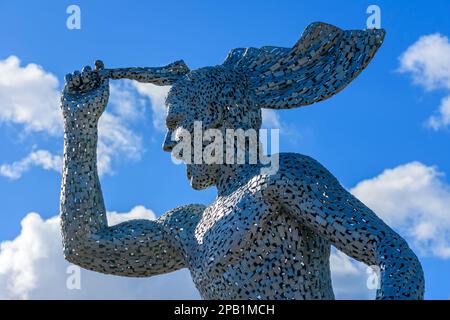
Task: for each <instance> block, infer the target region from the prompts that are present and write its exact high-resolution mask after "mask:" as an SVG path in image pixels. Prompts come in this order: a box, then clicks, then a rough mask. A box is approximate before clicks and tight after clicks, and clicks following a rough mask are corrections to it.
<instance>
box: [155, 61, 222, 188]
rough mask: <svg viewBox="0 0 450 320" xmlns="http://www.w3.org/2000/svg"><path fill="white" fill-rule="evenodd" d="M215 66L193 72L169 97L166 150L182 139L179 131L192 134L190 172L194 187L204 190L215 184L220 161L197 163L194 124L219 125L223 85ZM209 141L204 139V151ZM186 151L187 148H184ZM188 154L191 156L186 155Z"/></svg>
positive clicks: (206, 126)
mask: <svg viewBox="0 0 450 320" xmlns="http://www.w3.org/2000/svg"><path fill="white" fill-rule="evenodd" d="M215 74H216V73H215V72H214V68H204V69H199V70H196V71H193V72H191V73H189V74H188V75H187V76H186V77H185V78H184V79H182V80H179V81H178V82H177V83H175V84H174V85H173V87H172V88H171V90H170V91H169V94H168V96H167V100H166V106H167V118H166V127H167V133H166V137H165V140H164V144H163V149H164V151H167V152H172V151H173V149H174V147H175V146H176V145H177V144H178V143H180V142H181V140H182V138H180V137H179V132H181V131H182V130H183V131H185V132H189V134H190V137H191V150H190V151H191V156H189V158H190V159H191V161H190V163H187V164H186V166H187V168H186V171H187V172H186V173H187V177H188V179H189V180H190V182H191V186H192V187H193V188H194V189H196V190H201V189H205V188H208V187H210V186H212V185H215V182H216V177H217V173H218V170H219V168H220V167H219V165H218V164H205V163H194V162H195V161H194V160H195V159H194V156H195V155H194V152H195V150H197V151H198V150H199V149H198V148H197V149H196V148H195V147H194V123H195V122H196V121H198V122H200V121H201V129H202V130H201V131H202V132H204V130H207V129H210V128H218V126H219V125H221V122H222V121H221V116H220V114H218V111H217V99H218V96H219V94H220V91H221V89H222V88H223V84H222V83H221V81H220V80H221V79H220V77H214V75H215ZM206 145H207V143H203V142H202V146H201V149H200V151H201V152H203V148H204V147H205V146H206ZM184 151H186V150H184ZM183 156H184V157H186V156H187V155H183Z"/></svg>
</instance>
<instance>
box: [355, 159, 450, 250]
mask: <svg viewBox="0 0 450 320" xmlns="http://www.w3.org/2000/svg"><path fill="white" fill-rule="evenodd" d="M442 175H443V174H442V173H440V172H439V171H438V170H437V169H436V168H435V167H431V166H426V165H424V164H422V163H420V162H411V163H407V164H404V165H400V166H398V167H396V168H394V169H387V170H385V171H384V172H383V173H381V174H380V175H378V176H377V177H375V178H372V179H367V180H364V181H362V182H360V183H358V184H357V185H356V186H355V187H354V188H353V189H352V190H351V192H352V193H353V194H354V195H355V196H356V197H357V198H359V199H360V200H361V201H363V202H364V203H365V204H366V205H367V206H368V207H370V208H371V209H373V210H374V212H375V213H376V214H377V215H379V216H380V217H381V218H382V219H383V220H384V221H386V223H388V224H389V225H390V226H392V227H394V228H396V229H397V230H398V231H400V233H401V234H402V235H404V236H406V238H407V240H409V241H410V242H411V244H412V245H413V247H415V248H417V249H418V250H419V252H420V253H421V254H423V255H433V256H436V257H440V258H450V186H449V185H448V184H446V183H445V182H444V181H443V180H442Z"/></svg>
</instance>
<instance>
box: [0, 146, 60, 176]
mask: <svg viewBox="0 0 450 320" xmlns="http://www.w3.org/2000/svg"><path fill="white" fill-rule="evenodd" d="M32 167H42V168H43V169H45V170H53V171H57V172H61V168H62V157H61V156H57V155H53V154H51V153H50V152H49V151H47V150H36V151H32V152H30V153H29V154H28V155H27V156H26V157H24V158H23V159H21V160H19V161H16V162H13V163H12V164H3V165H1V166H0V175H2V176H4V177H7V178H10V179H12V180H15V179H19V178H20V177H21V176H22V174H23V173H25V172H26V171H28V170H30V168H32Z"/></svg>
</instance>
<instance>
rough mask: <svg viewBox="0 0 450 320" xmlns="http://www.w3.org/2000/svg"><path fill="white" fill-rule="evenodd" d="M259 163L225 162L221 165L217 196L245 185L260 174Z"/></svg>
mask: <svg viewBox="0 0 450 320" xmlns="http://www.w3.org/2000/svg"><path fill="white" fill-rule="evenodd" d="M260 170H261V165H260V164H259V163H258V164H224V165H221V166H220V169H219V171H218V177H217V183H216V187H217V196H218V197H222V196H227V195H230V194H231V193H233V192H234V191H236V190H237V189H238V188H240V187H241V186H243V185H245V184H246V183H247V182H248V181H249V180H250V179H252V178H253V177H254V176H255V175H257V174H259V173H260Z"/></svg>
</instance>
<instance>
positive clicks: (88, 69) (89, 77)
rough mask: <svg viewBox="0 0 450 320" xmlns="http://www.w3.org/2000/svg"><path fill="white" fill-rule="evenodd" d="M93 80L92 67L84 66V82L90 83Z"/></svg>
mask: <svg viewBox="0 0 450 320" xmlns="http://www.w3.org/2000/svg"><path fill="white" fill-rule="evenodd" d="M92 80H93V73H92V69H91V67H89V66H85V67H83V69H82V70H81V82H82V83H83V84H87V83H90V82H91V81H92Z"/></svg>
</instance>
